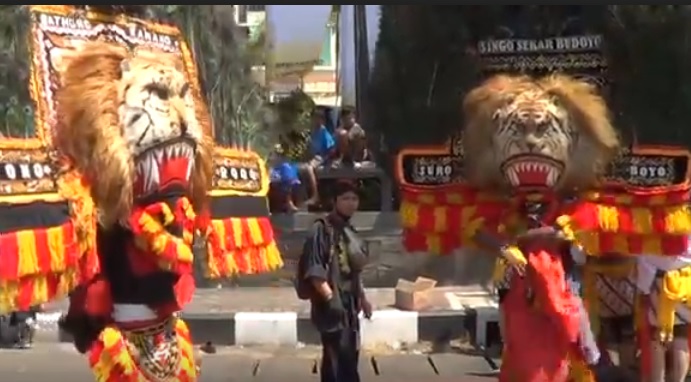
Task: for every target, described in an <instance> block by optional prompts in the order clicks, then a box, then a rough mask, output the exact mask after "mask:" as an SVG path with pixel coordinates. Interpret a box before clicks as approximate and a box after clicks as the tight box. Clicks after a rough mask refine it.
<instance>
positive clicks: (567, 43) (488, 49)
mask: <svg viewBox="0 0 691 382" xmlns="http://www.w3.org/2000/svg"><path fill="white" fill-rule="evenodd" d="M601 46H602V36H600V35H593V36H570V37H551V38H545V39H501V40H482V41H480V42H478V44H477V50H478V53H480V54H481V55H486V54H526V53H550V52H551V53H559V52H577V51H594V50H600V48H601Z"/></svg>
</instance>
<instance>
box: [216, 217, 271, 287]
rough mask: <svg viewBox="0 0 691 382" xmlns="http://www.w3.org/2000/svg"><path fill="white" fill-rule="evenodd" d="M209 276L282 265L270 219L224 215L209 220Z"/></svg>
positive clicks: (258, 270)
mask: <svg viewBox="0 0 691 382" xmlns="http://www.w3.org/2000/svg"><path fill="white" fill-rule="evenodd" d="M211 227H212V229H211V230H210V232H209V234H208V237H207V239H208V242H209V246H210V251H209V252H210V253H211V256H210V257H209V259H208V261H207V267H206V269H207V272H208V274H207V275H206V276H207V277H209V278H220V277H228V276H231V275H233V274H238V273H240V274H256V273H263V272H269V271H273V270H276V269H278V268H280V267H282V266H283V260H282V259H281V254H280V252H279V250H278V247H277V246H276V241H275V238H274V232H273V227H272V226H271V222H270V221H269V218H267V217H262V218H227V219H222V220H221V219H218V220H212V221H211Z"/></svg>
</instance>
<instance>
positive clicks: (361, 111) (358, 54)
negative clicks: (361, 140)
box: [353, 5, 379, 152]
mask: <svg viewBox="0 0 691 382" xmlns="http://www.w3.org/2000/svg"><path fill="white" fill-rule="evenodd" d="M353 8H354V12H355V14H354V17H353V21H354V23H355V26H354V29H355V102H356V105H355V106H356V108H357V113H358V119H359V121H360V124H361V125H362V126H363V128H364V129H365V130H366V131H367V135H368V136H369V139H368V141H369V144H370V146H372V147H371V149H373V150H374V151H375V152H378V151H379V150H378V149H379V147H378V146H379V134H377V132H376V131H373V129H372V125H373V124H372V113H371V106H370V102H369V81H370V58H369V43H368V34H367V6H366V5H354V6H353Z"/></svg>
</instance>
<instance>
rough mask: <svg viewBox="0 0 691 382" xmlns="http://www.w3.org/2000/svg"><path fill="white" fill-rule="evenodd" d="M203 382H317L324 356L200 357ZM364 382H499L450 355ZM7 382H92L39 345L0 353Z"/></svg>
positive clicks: (252, 352)
mask: <svg viewBox="0 0 691 382" xmlns="http://www.w3.org/2000/svg"><path fill="white" fill-rule="evenodd" d="M201 359H202V375H201V378H200V381H201V382H212V381H218V382H228V381H233V382H274V381H286V382H291V381H296V382H298V381H299V382H305V381H315V382H316V381H319V374H318V373H319V368H318V365H319V361H320V350H319V349H318V347H305V348H303V349H285V348H275V349H257V348H252V347H250V348H219V349H218V352H217V353H216V354H204V355H202V358H201ZM359 368H360V376H361V378H362V381H363V382H370V381H371V382H375V381H377V382H423V381H424V382H427V381H429V382H432V381H435V382H452V381H453V382H470V381H477V382H480V381H485V382H489V381H492V380H495V379H494V378H491V377H481V376H487V375H491V374H492V370H491V368H490V367H489V365H488V364H487V362H485V361H484V360H483V359H482V358H481V357H476V356H472V355H465V354H458V353H447V354H401V353H399V354H394V353H391V354H375V353H369V352H364V353H363V354H362V356H361V359H360V364H359ZM0 370H2V376H3V380H7V381H16V382H20V381H21V382H29V381H42V380H68V381H73V382H81V381H84V382H87V381H93V376H92V375H91V372H90V370H89V368H88V361H87V359H86V357H85V356H83V355H80V354H77V353H76V352H75V351H74V350H73V349H72V348H71V346H68V345H56V344H51V345H39V346H36V347H35V348H34V349H31V350H21V351H19V350H17V351H15V350H0Z"/></svg>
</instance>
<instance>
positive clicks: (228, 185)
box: [212, 147, 269, 196]
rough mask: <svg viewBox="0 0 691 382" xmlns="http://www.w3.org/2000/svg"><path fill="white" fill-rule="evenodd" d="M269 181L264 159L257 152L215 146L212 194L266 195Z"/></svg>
mask: <svg viewBox="0 0 691 382" xmlns="http://www.w3.org/2000/svg"><path fill="white" fill-rule="evenodd" d="M268 183H269V182H268V178H267V172H266V168H265V164H264V161H263V160H262V159H261V158H260V157H259V156H258V155H257V154H255V153H253V152H249V151H242V150H237V149H230V148H222V147H216V148H215V150H214V179H213V191H212V195H214V196H224V195H257V196H266V192H267V191H268Z"/></svg>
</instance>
